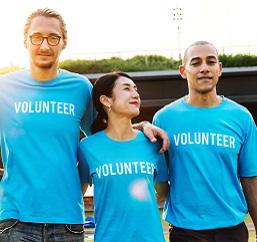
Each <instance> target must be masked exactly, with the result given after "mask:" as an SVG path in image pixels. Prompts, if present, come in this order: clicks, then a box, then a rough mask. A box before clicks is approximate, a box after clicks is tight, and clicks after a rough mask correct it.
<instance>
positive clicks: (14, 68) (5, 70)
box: [0, 66, 21, 75]
mask: <svg viewBox="0 0 257 242" xmlns="http://www.w3.org/2000/svg"><path fill="white" fill-rule="evenodd" d="M19 69H21V68H20V67H19V66H11V67H4V68H0V75H2V74H6V73H8V72H12V71H17V70H19Z"/></svg>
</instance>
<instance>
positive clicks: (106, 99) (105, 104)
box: [99, 95, 111, 107]
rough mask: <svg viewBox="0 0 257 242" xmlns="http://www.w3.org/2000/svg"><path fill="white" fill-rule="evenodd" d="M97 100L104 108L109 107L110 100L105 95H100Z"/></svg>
mask: <svg viewBox="0 0 257 242" xmlns="http://www.w3.org/2000/svg"><path fill="white" fill-rule="evenodd" d="M99 100H100V102H101V103H102V104H103V106H105V107H109V106H110V104H111V103H110V98H109V97H107V96H106V95H101V96H100V97H99Z"/></svg>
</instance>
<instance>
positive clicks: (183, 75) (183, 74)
mask: <svg viewBox="0 0 257 242" xmlns="http://www.w3.org/2000/svg"><path fill="white" fill-rule="evenodd" d="M185 70H186V69H185V66H184V65H180V66H179V73H180V75H181V77H182V78H183V79H186V78H187V76H186V73H185Z"/></svg>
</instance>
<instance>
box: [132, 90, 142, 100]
mask: <svg viewBox="0 0 257 242" xmlns="http://www.w3.org/2000/svg"><path fill="white" fill-rule="evenodd" d="M132 95H133V97H134V98H136V99H140V95H139V93H138V91H137V90H134V91H133V93H132Z"/></svg>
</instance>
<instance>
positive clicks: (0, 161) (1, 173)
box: [0, 147, 4, 181]
mask: <svg viewBox="0 0 257 242" xmlns="http://www.w3.org/2000/svg"><path fill="white" fill-rule="evenodd" d="M0 148H1V147H0ZM3 174H4V167H3V161H2V155H1V149H0V181H1V180H2V177H3Z"/></svg>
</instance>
